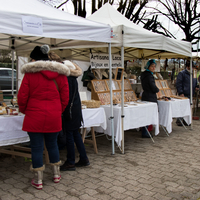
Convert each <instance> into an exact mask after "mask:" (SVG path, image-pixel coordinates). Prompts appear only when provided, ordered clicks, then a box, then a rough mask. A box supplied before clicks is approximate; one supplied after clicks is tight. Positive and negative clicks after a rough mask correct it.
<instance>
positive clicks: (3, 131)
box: [0, 108, 107, 146]
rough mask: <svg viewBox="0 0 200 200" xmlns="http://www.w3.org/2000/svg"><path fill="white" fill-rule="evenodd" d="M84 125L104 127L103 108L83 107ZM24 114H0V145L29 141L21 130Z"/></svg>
mask: <svg viewBox="0 0 200 200" xmlns="http://www.w3.org/2000/svg"><path fill="white" fill-rule="evenodd" d="M82 113H83V120H84V127H95V126H100V127H102V128H103V129H106V127H107V123H106V117H105V111H104V109H103V108H91V109H83V110H82ZM23 120H24V115H22V116H19V115H18V116H11V115H10V116H6V115H2V116H0V146H7V145H13V144H19V143H23V142H28V141H29V136H28V135H27V132H24V131H22V124H23Z"/></svg>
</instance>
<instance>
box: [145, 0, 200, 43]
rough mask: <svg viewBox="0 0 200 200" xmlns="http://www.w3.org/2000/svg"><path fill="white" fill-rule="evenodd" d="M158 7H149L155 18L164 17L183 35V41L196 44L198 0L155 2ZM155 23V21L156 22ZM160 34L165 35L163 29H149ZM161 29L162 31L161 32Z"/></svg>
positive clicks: (199, 14) (199, 20) (199, 22)
mask: <svg viewBox="0 0 200 200" xmlns="http://www.w3.org/2000/svg"><path fill="white" fill-rule="evenodd" d="M157 2H158V4H159V5H160V6H158V7H149V8H151V9H153V10H154V12H153V13H152V14H153V15H154V17H155V16H161V15H162V16H165V17H166V18H167V19H169V20H170V21H171V22H173V23H175V24H177V25H178V26H179V27H180V28H181V29H182V31H183V32H184V34H185V38H183V40H186V41H189V42H192V43H193V44H197V42H198V41H199V39H200V35H199V32H200V12H199V11H198V10H199V9H200V1H199V0H157ZM156 21H157V20H156ZM159 29H160V32H162V33H163V34H164V35H166V32H163V30H167V28H164V27H161V26H160V27H159V26H158V27H155V29H154V28H150V30H152V31H153V32H158V31H159ZM161 29H162V30H161Z"/></svg>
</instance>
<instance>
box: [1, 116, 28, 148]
mask: <svg viewBox="0 0 200 200" xmlns="http://www.w3.org/2000/svg"><path fill="white" fill-rule="evenodd" d="M23 120H24V116H23V115H22V116H3V115H2V116H0V146H7V145H12V144H19V143H23V142H28V141H29V136H28V135H27V132H24V131H22V123H23Z"/></svg>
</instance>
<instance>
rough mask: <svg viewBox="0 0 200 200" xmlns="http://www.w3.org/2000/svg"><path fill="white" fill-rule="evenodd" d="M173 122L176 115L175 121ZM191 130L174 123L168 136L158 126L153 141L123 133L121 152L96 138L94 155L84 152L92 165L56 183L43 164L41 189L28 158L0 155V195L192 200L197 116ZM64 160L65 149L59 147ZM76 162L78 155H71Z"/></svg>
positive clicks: (199, 185)
mask: <svg viewBox="0 0 200 200" xmlns="http://www.w3.org/2000/svg"><path fill="white" fill-rule="evenodd" d="M174 121H175V120H174ZM193 122H194V123H193V130H184V128H183V127H178V126H176V125H175V123H174V122H173V132H172V133H171V134H170V136H169V137H168V136H167V135H166V134H165V133H164V131H163V130H162V128H160V134H159V135H158V136H156V137H154V140H155V144H154V143H153V142H152V141H151V140H150V139H146V138H141V133H140V132H137V131H136V130H129V131H126V132H125V154H124V155H123V154H121V153H120V150H119V149H118V148H117V147H116V153H115V155H111V151H112V146H111V141H110V140H107V138H106V137H105V136H103V137H98V138H97V145H98V151H99V153H98V154H94V151H93V148H92V147H91V146H90V145H85V146H86V151H87V153H88V157H89V159H90V163H91V165H90V166H88V167H84V168H77V169H76V171H70V172H62V173H61V175H62V180H61V182H60V183H59V184H55V183H53V181H52V174H51V168H50V166H49V165H47V166H46V170H45V172H44V187H43V190H40V191H38V190H36V189H35V188H33V187H32V186H31V185H30V181H31V179H32V177H33V174H32V173H31V172H30V171H29V166H30V162H27V161H25V159H24V158H22V157H16V158H11V156H10V155H5V154H1V155H0V199H1V200H16V199H19V200H27V199H48V200H57V199H60V200H66V199H67V200H68V199H69V200H78V199H81V200H113V199H119V200H121V199H126V200H131V199H135V200H176V199H177V200H188V199H190V200H197V199H198V198H200V156H199V155H200V135H199V134H200V133H199V129H200V121H193ZM60 154H61V159H62V160H65V150H62V151H60ZM76 159H77V161H78V157H77V158H76Z"/></svg>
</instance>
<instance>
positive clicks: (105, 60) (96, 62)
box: [90, 53, 122, 69]
mask: <svg viewBox="0 0 200 200" xmlns="http://www.w3.org/2000/svg"><path fill="white" fill-rule="evenodd" d="M111 60H112V68H117V67H122V61H121V56H120V55H116V54H113V55H112V58H111ZM90 64H91V68H93V69H94V68H101V69H105V68H109V55H108V54H99V53H98V54H94V53H92V54H90Z"/></svg>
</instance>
